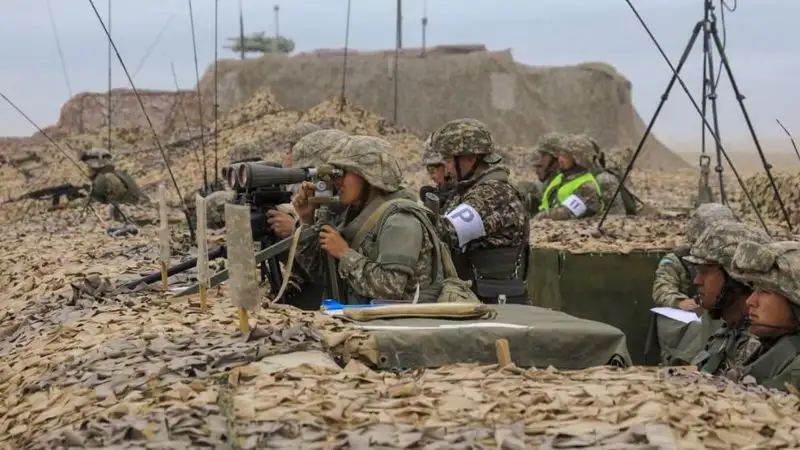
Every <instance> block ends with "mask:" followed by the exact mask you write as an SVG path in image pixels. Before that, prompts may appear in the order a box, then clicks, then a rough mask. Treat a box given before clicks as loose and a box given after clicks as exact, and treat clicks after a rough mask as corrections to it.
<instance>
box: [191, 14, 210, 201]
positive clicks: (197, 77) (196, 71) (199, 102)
mask: <svg viewBox="0 0 800 450" xmlns="http://www.w3.org/2000/svg"><path fill="white" fill-rule="evenodd" d="M187 1H188V3H189V23H190V25H191V27H192V51H193V52H194V78H195V81H196V82H197V109H198V113H199V114H200V116H199V121H200V122H199V123H200V150H201V152H202V154H203V195H208V187H209V186H208V169H207V163H206V140H205V136H204V135H203V134H204V133H205V130H204V128H205V127H204V126H203V99H202V97H201V95H200V69H199V67H198V63H197V40H196V38H195V33H194V12H193V11H192V0H187Z"/></svg>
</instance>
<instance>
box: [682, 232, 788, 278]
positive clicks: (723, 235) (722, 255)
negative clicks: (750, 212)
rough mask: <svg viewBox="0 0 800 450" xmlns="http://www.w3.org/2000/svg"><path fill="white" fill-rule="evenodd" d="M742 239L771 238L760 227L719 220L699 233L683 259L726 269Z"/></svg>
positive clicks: (760, 240)
mask: <svg viewBox="0 0 800 450" xmlns="http://www.w3.org/2000/svg"><path fill="white" fill-rule="evenodd" d="M742 241H752V242H758V243H762V244H766V243H768V242H770V241H772V239H771V238H770V237H769V235H768V234H767V233H766V232H764V230H762V229H760V228H754V227H752V226H749V225H746V224H743V223H740V222H730V221H727V222H719V223H715V224H712V225H709V226H708V227H707V228H706V229H705V230H704V231H703V233H702V234H700V237H698V238H697V240H696V241H695V242H694V244H692V249H691V250H690V251H689V255H688V256H684V257H683V260H684V261H686V262H688V263H691V264H703V265H712V264H713V265H720V266H722V267H723V268H724V269H725V270H726V271H728V270H729V269H730V267H731V262H732V261H733V254H734V252H736V247H737V246H738V245H739V243H740V242H742Z"/></svg>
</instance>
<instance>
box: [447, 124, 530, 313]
mask: <svg viewBox="0 0 800 450" xmlns="http://www.w3.org/2000/svg"><path fill="white" fill-rule="evenodd" d="M431 147H433V148H434V149H435V150H437V151H438V152H439V153H440V154H441V155H442V158H443V159H444V161H445V164H446V165H447V170H448V172H449V173H450V176H451V177H452V179H453V182H454V183H455V186H456V187H455V192H454V194H453V196H452V197H451V198H449V199H448V201H447V202H446V203H445V207H444V210H445V212H446V214H445V216H443V217H442V216H440V217H438V220H437V228H438V230H439V238H440V239H441V240H442V242H444V243H445V245H447V247H448V249H449V250H450V253H451V254H452V255H453V261H454V263H455V266H456V270H457V272H458V275H459V277H460V278H461V279H463V280H471V281H472V289H473V292H475V294H476V295H477V296H478V298H479V299H480V300H481V301H483V302H485V303H498V302H503V299H505V301H507V302H509V303H530V300H529V298H528V295H527V288H526V285H525V277H526V275H527V263H528V251H529V245H528V242H529V234H530V233H529V228H528V227H529V223H528V221H529V218H530V217H529V216H528V214H527V212H526V210H525V206H524V204H523V200H522V197H521V196H520V194H519V192H518V191H517V190H516V188H514V186H512V185H511V184H510V183H509V179H508V177H509V171H508V168H506V167H503V166H501V165H499V162H500V161H501V159H502V158H501V157H500V155H498V154H497V153H495V148H494V140H493V138H492V134H491V132H490V131H489V129H488V127H487V126H486V125H485V124H483V123H482V122H480V121H477V120H474V119H457V120H453V121H450V122H447V123H445V124H444V125H442V126H441V127H440V128H439V129H438V130H436V132H434V133H433V135H432V137H431Z"/></svg>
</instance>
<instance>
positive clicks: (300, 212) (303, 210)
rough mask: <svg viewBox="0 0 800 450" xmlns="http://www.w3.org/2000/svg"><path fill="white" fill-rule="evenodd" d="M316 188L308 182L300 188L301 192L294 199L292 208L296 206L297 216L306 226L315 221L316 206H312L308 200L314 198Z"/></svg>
mask: <svg viewBox="0 0 800 450" xmlns="http://www.w3.org/2000/svg"><path fill="white" fill-rule="evenodd" d="M315 192H316V187H315V186H314V183H310V182H308V181H306V182H304V183H303V184H302V185H301V186H300V191H299V192H298V193H297V194H295V195H294V196H293V197H292V206H294V210H295V212H297V216H298V217H300V220H301V221H302V222H303V223H304V224H310V223H311V222H313V221H314V209H316V205H312V204H311V203H310V202H309V201H308V199H310V198H311V197H313V196H314V193H315Z"/></svg>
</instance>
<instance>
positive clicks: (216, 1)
mask: <svg viewBox="0 0 800 450" xmlns="http://www.w3.org/2000/svg"><path fill="white" fill-rule="evenodd" d="M218 79H219V0H214V189H215V190H216V189H219V188H220V185H219V134H217V131H218V130H217V126H218V124H219V82H218V81H217V80H218Z"/></svg>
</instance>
